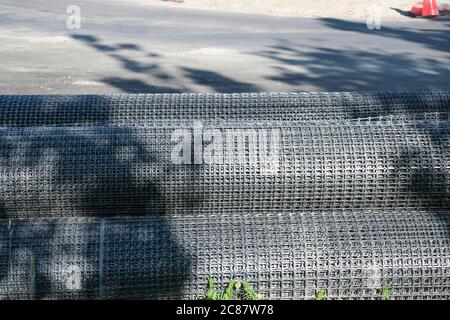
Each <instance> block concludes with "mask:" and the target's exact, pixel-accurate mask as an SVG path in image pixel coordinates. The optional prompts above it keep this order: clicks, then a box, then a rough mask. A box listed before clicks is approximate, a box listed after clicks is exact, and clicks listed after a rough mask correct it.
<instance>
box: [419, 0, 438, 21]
mask: <svg viewBox="0 0 450 320" xmlns="http://www.w3.org/2000/svg"><path fill="white" fill-rule="evenodd" d="M436 16H439V7H438V4H437V0H423V10H422V17H436Z"/></svg>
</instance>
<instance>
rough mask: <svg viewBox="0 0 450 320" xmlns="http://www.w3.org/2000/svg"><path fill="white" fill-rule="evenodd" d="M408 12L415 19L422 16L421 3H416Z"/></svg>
mask: <svg viewBox="0 0 450 320" xmlns="http://www.w3.org/2000/svg"><path fill="white" fill-rule="evenodd" d="M409 12H411V14H412V15H413V16H415V17H420V16H422V12H423V3H416V4H415V5H413V7H412V8H411V10H410V11H409Z"/></svg>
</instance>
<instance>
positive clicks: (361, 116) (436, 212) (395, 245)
mask: <svg viewBox="0 0 450 320" xmlns="http://www.w3.org/2000/svg"><path fill="white" fill-rule="evenodd" d="M449 112H450V93H446V92H429V93H426V92H423V93H341V94H339V93H320V94H238V95H201V94H200V95H190V94H189V95H118V96H68V97H63V96H0V181H1V183H0V225H1V226H0V297H1V298H31V299H34V298H48V299H55V298H160V299H170V298H201V297H203V295H204V291H205V289H206V279H207V278H208V276H211V277H213V278H215V279H216V280H217V281H218V283H219V284H224V283H226V282H227V281H228V280H230V279H243V280H247V281H249V282H250V283H252V284H253V285H254V287H255V289H256V291H257V292H258V293H259V294H260V295H261V296H262V297H264V298H271V299H293V298H294V299H297V298H314V296H315V294H317V292H318V291H320V290H325V292H326V294H327V297H329V298H379V297H380V290H381V289H382V288H383V287H384V286H388V287H389V291H390V292H391V295H392V297H393V298H398V299H402V298H420V299H430V298H442V299H445V298H448V297H449V296H450V252H449V251H450V247H449V241H450V232H449V227H450V225H449V222H450V218H449V215H448V212H449V211H448V210H449V209H450V197H449V192H450V179H449V172H450V164H449V160H450V130H449V128H450V123H449V121H448V114H449Z"/></svg>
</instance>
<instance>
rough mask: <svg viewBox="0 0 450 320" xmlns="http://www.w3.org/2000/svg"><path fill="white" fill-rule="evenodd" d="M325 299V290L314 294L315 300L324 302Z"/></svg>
mask: <svg viewBox="0 0 450 320" xmlns="http://www.w3.org/2000/svg"><path fill="white" fill-rule="evenodd" d="M325 297H326V294H325V290H320V291H319V292H318V293H317V294H316V300H324V299H325Z"/></svg>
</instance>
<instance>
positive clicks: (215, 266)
mask: <svg viewBox="0 0 450 320" xmlns="http://www.w3.org/2000/svg"><path fill="white" fill-rule="evenodd" d="M449 227H450V219H449V215H448V214H447V212H444V213H439V212H436V213H430V212H374V211H366V212H342V211H341V212H304V213H298V214H273V213H266V214H257V215H254V214H209V215H183V216H179V215H174V216H171V217H168V216H163V215H152V216H147V217H141V218H133V217H120V218H106V219H89V218H84V219H80V218H78V219H77V218H72V219H71V218H61V219H51V220H47V219H32V220H13V221H12V224H11V227H8V224H7V221H2V224H1V227H0V230H1V231H0V236H1V243H2V244H3V245H2V247H1V252H2V256H3V257H5V256H6V255H7V254H6V252H7V251H8V250H10V252H11V258H10V263H11V265H8V263H7V261H8V259H6V258H4V259H1V263H0V270H1V271H2V273H1V274H2V275H5V274H7V275H8V276H3V277H2V278H1V279H0V297H3V298H5V297H7V296H8V294H7V288H8V287H9V292H10V294H9V296H8V297H9V298H29V297H30V294H31V295H33V296H34V297H35V298H46V299H58V298H75V297H77V298H151V299H155V298H158V299H174V298H189V299H195V298H201V297H202V296H203V294H204V291H205V288H206V279H207V277H208V276H212V277H213V278H215V279H216V281H218V282H219V283H226V282H227V281H228V280H229V279H247V280H248V281H250V282H251V283H253V284H254V285H255V289H256V290H257V292H259V293H260V294H261V295H262V296H263V297H264V298H270V299H302V298H307V299H308V298H310V299H313V298H314V296H315V295H316V294H317V292H318V291H319V290H325V291H326V293H327V297H328V298H358V299H364V298H366V299H380V298H381V288H382V287H383V286H388V287H389V288H390V291H391V297H392V298H398V299H436V298H438V299H448V298H450V240H449ZM10 230H12V233H11V236H10V237H9V236H8V235H9V234H10ZM8 244H9V246H8ZM32 257H34V260H33V258H32ZM31 261H34V265H35V269H36V273H35V279H36V280H35V281H31V279H32V277H31V276H30V264H31ZM6 270H12V273H7V272H6Z"/></svg>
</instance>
